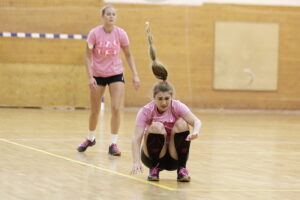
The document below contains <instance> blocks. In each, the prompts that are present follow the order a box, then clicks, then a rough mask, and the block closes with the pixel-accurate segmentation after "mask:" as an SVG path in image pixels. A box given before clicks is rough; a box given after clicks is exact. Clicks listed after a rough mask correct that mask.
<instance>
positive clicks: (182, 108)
mask: <svg viewBox="0 0 300 200" xmlns="http://www.w3.org/2000/svg"><path fill="white" fill-rule="evenodd" d="M173 106H174V111H175V114H176V115H177V117H183V116H184V115H186V114H187V113H188V112H190V109H189V108H188V107H187V106H186V105H185V104H184V103H181V102H180V101H174V102H173Z"/></svg>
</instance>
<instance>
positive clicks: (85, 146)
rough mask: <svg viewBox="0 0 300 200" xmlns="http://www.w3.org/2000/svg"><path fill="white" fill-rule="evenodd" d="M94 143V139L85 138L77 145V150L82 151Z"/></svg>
mask: <svg viewBox="0 0 300 200" xmlns="http://www.w3.org/2000/svg"><path fill="white" fill-rule="evenodd" d="M95 144H96V139H94V140H93V141H90V140H89V139H86V140H85V141H84V142H83V143H82V144H81V145H79V146H78V147H77V150H78V151H79V152H84V151H85V150H86V149H87V148H88V147H89V146H94V145H95Z"/></svg>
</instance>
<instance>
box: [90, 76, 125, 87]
mask: <svg viewBox="0 0 300 200" xmlns="http://www.w3.org/2000/svg"><path fill="white" fill-rule="evenodd" d="M94 78H95V79H96V81H97V85H102V86H106V85H109V84H111V83H114V82H123V83H125V81H124V76H123V74H118V75H114V76H109V77H95V76H94Z"/></svg>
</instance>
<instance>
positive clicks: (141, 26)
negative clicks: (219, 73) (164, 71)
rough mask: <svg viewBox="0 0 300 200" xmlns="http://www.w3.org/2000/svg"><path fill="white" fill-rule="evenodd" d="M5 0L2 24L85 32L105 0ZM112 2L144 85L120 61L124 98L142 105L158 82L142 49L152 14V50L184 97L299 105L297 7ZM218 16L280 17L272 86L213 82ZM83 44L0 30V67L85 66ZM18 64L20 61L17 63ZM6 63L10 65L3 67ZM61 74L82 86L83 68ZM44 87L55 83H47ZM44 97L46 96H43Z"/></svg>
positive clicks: (209, 102)
mask: <svg viewBox="0 0 300 200" xmlns="http://www.w3.org/2000/svg"><path fill="white" fill-rule="evenodd" d="M6 2H9V3H6V4H5V3H0V9H1V12H0V21H1V22H5V23H0V30H1V31H11V32H42V33H47V32H50V33H51V32H53V33H69V34H87V33H88V31H89V30H90V29H91V28H92V27H94V26H96V25H98V24H100V23H101V21H100V17H99V8H100V7H101V6H102V5H103V3H102V2H99V1H96V0H88V1H84V0H76V1H67V0H63V1H59V0H55V1H51V3H50V2H47V3H45V4H41V3H40V1H37V0H29V1H26V3H24V2H25V1H22V2H23V3H22V2H19V1H17V0H10V1H6ZM116 7H117V8H118V15H119V18H118V21H117V25H119V26H121V27H122V28H124V29H125V30H126V31H127V33H128V35H129V37H130V41H131V50H132V52H133V55H134V57H135V61H136V64H137V67H138V69H139V74H140V77H141V79H142V87H141V88H140V90H139V91H135V90H134V89H133V87H132V85H131V78H132V76H131V72H130V71H129V67H128V66H127V64H126V62H124V63H125V65H124V67H125V77H126V83H127V84H126V93H125V98H124V104H125V106H127V107H139V106H142V105H144V104H145V103H147V102H148V101H149V100H150V99H151V98H152V97H151V95H152V94H151V88H152V86H153V84H154V83H155V82H157V80H156V79H155V78H154V76H153V75H152V73H151V69H150V58H149V56H148V52H147V51H148V50H147V48H148V44H147V40H146V33H145V21H150V22H151V27H152V31H153V35H154V39H155V40H154V44H155V46H156V48H157V55H158V57H159V58H160V60H161V61H162V62H163V63H164V64H165V65H166V66H167V68H168V71H169V74H170V77H169V81H170V82H171V83H172V84H173V85H174V86H175V88H176V98H178V99H180V100H181V101H183V102H185V103H186V104H188V105H190V106H192V107H194V108H232V109H239V108H244V109H252V108H256V109H300V83H299V77H300V70H299V66H300V57H299V46H300V26H299V25H300V24H299V23H300V8H297V7H268V6H239V5H219V4H218V5H217V4H205V5H203V6H199V7H192V6H167V5H163V6H162V5H155V6H154V5H128V4H116ZM216 21H236V22H262V23H278V24H279V53H278V55H279V60H278V90H277V91H272V92H255V91H230V90H228V91H217V90H214V89H213V66H214V63H213V60H214V49H213V48H214V23H215V22H216ZM84 46H85V42H84V40H81V41H76V40H68V41H67V40H65V41H63V40H46V39H39V40H37V39H36V40H34V39H16V38H0V60H1V61H0V62H1V63H2V64H0V68H3V66H2V65H4V66H5V67H4V68H7V65H9V64H13V65H21V66H22V65H23V64H20V63H27V64H28V65H30V66H31V67H32V68H30V69H31V70H32V71H33V72H34V66H36V67H37V68H39V66H40V64H42V65H47V66H48V65H49V66H50V65H54V66H60V67H61V66H81V67H80V69H81V70H82V69H84V57H83V53H84V48H85V47H84ZM43 47H46V49H47V52H49V53H46V51H45V50H44V49H43ZM23 48H25V49H26V51H25V52H24V51H22V49H23ZM20 52H21V53H20ZM60 67H58V68H57V67H56V68H55V67H54V68H53V69H55V73H57V72H59V69H60ZM45 68H48V67H45ZM15 69H18V67H16V66H15ZM49 69H51V67H49ZM57 70H58V71H57ZM4 71H6V72H5V73H7V70H4ZM0 72H1V85H2V87H4V88H10V86H9V85H8V84H7V83H6V82H5V81H2V80H4V79H3V76H2V73H3V70H1V71H0ZM48 73H50V72H48ZM33 74H34V73H33ZM50 74H51V73H50ZM62 74H69V75H72V79H74V80H76V79H79V80H81V81H76V84H80V85H77V86H76V87H80V88H81V87H85V86H86V82H85V81H86V74H85V71H80V73H79V71H78V74H76V75H75V74H72V73H71V74H70V73H69V72H68V70H67V71H66V72H62ZM6 75H8V74H6ZM25 75H26V74H25ZM28 76H29V77H30V76H31V75H28ZM26 78H27V79H28V80H30V78H28V77H26ZM83 82H84V83H83ZM81 84H82V85H81ZM49 87H54V88H57V87H59V86H55V85H53V86H51V85H49ZM62 87H64V86H62ZM5 91H7V89H5ZM82 91H83V92H82ZM70 92H71V93H72V95H73V97H74V98H75V99H81V100H80V102H82V103H80V106H82V105H83V104H85V103H86V106H88V101H86V98H88V97H87V91H86V89H80V90H79V92H78V91H76V90H71V91H70ZM20 95H23V93H22V94H20ZM60 95H63V93H61V94H60ZM4 96H9V94H5V93H1V98H0V104H3V99H5V98H6V97H5V98H4ZM15 98H16V99H17V98H18V95H17V96H15ZM66 99H68V98H66ZM8 102H10V104H11V105H20V104H19V102H18V103H15V102H14V101H13V99H10V100H9V101H8ZM24 102H25V101H24ZM70 102H72V101H70ZM70 102H68V101H63V102H59V105H61V104H63V103H65V104H66V105H79V104H76V103H70ZM27 103H28V104H26V105H30V102H27ZM43 103H44V104H47V102H46V101H43ZM41 104H42V103H41ZM48 104H49V105H54V104H55V103H54V102H49V103H48Z"/></svg>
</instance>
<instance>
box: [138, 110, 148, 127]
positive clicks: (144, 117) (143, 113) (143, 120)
mask: <svg viewBox="0 0 300 200" xmlns="http://www.w3.org/2000/svg"><path fill="white" fill-rule="evenodd" d="M147 121H148V112H147V110H146V109H145V108H144V107H143V108H141V109H140V110H139V112H138V114H137V116H136V125H137V126H141V127H146V126H147Z"/></svg>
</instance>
